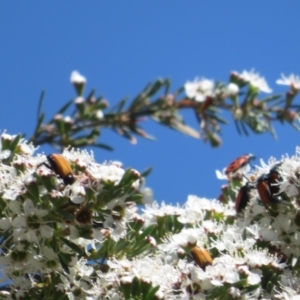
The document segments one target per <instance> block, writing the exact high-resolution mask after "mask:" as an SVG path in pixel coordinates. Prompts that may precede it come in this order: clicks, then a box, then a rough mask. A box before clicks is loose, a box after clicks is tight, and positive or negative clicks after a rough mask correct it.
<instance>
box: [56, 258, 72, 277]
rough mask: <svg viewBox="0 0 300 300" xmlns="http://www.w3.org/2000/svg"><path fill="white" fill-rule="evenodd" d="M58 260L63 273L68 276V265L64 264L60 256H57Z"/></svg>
mask: <svg viewBox="0 0 300 300" xmlns="http://www.w3.org/2000/svg"><path fill="white" fill-rule="evenodd" d="M58 259H59V262H60V264H61V266H62V268H63V269H64V271H65V272H66V273H67V274H70V270H69V267H68V265H67V264H66V263H65V262H64V260H63V258H62V257H61V256H60V254H58Z"/></svg>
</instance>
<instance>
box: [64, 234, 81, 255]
mask: <svg viewBox="0 0 300 300" xmlns="http://www.w3.org/2000/svg"><path fill="white" fill-rule="evenodd" d="M60 240H61V241H62V242H63V243H64V244H66V245H67V246H68V247H70V248H71V249H72V250H74V251H75V252H77V253H78V254H80V255H83V252H82V249H81V248H80V247H79V246H77V245H76V244H75V243H73V242H71V241H69V240H67V239H65V238H63V237H60Z"/></svg>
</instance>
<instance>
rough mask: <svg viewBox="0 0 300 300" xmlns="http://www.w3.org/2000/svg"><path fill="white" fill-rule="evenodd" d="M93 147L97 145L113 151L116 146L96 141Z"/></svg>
mask: <svg viewBox="0 0 300 300" xmlns="http://www.w3.org/2000/svg"><path fill="white" fill-rule="evenodd" d="M93 147H97V148H102V149H105V150H108V151H113V150H114V148H113V147H111V146H109V145H107V144H102V143H95V144H93Z"/></svg>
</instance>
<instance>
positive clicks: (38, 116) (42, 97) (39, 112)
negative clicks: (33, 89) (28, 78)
mask: <svg viewBox="0 0 300 300" xmlns="http://www.w3.org/2000/svg"><path fill="white" fill-rule="evenodd" d="M45 94H46V92H45V91H42V92H41V96H40V100H39V104H38V110H37V120H40V118H41V115H42V106H43V102H44V97H45ZM43 115H44V113H43Z"/></svg>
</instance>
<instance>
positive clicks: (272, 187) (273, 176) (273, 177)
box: [256, 163, 282, 205]
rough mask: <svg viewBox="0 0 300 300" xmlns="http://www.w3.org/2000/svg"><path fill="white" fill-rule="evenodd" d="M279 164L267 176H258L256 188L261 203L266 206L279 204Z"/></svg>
mask: <svg viewBox="0 0 300 300" xmlns="http://www.w3.org/2000/svg"><path fill="white" fill-rule="evenodd" d="M280 165H281V163H278V164H276V165H275V166H274V167H273V168H272V169H271V170H270V172H269V173H268V174H263V175H262V176H260V177H259V178H258V180H257V183H256V188H257V191H258V194H259V197H260V199H261V201H262V202H263V203H264V204H266V205H269V204H274V203H278V202H280V201H281V200H282V199H281V196H280V194H279V191H280V187H279V185H278V183H279V182H280V181H282V178H281V177H280V174H279V172H278V167H279V166H280Z"/></svg>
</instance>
